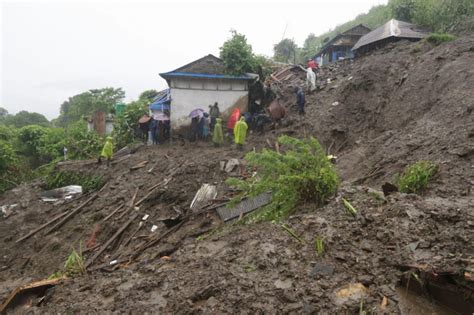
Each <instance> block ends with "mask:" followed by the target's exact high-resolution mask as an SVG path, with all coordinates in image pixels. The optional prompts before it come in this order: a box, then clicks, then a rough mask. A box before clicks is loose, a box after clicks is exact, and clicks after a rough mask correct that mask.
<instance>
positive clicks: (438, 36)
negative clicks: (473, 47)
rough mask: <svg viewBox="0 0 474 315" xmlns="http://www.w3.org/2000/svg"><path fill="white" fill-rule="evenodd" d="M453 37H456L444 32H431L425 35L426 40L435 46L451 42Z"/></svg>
mask: <svg viewBox="0 0 474 315" xmlns="http://www.w3.org/2000/svg"><path fill="white" fill-rule="evenodd" d="M455 39H456V36H454V35H451V34H446V33H431V34H430V35H429V36H428V37H426V41H428V42H429V43H432V44H434V45H436V46H438V45H440V44H442V43H447V42H451V41H453V40H455Z"/></svg>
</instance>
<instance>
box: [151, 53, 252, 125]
mask: <svg viewBox="0 0 474 315" xmlns="http://www.w3.org/2000/svg"><path fill="white" fill-rule="evenodd" d="M160 76H161V77H162V78H163V79H165V80H166V82H167V83H168V86H169V91H170V92H169V97H170V107H171V110H170V120H171V128H172V129H174V130H178V129H180V128H181V127H183V126H186V125H189V121H190V120H189V118H188V116H189V114H190V112H192V111H194V110H196V109H202V110H207V107H208V106H209V105H211V104H214V103H215V102H217V103H218V104H219V108H220V111H221V115H222V117H223V118H224V119H226V118H227V117H228V116H229V115H230V113H231V112H232V110H233V109H234V108H240V110H241V112H245V111H247V110H248V103H249V83H250V82H252V81H254V80H255V79H257V78H258V75H256V74H251V73H246V74H242V75H239V76H235V75H229V74H226V71H225V66H224V63H223V61H222V59H220V58H217V57H215V56H213V55H210V54H209V55H207V56H205V57H203V58H200V59H198V60H196V61H193V62H191V63H188V64H187V65H184V66H182V67H180V68H178V69H176V70H173V71H170V72H166V73H160Z"/></svg>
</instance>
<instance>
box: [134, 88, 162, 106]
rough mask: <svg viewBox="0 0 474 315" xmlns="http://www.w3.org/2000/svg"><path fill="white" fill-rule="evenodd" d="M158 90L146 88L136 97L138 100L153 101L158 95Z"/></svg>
mask: <svg viewBox="0 0 474 315" xmlns="http://www.w3.org/2000/svg"><path fill="white" fill-rule="evenodd" d="M158 93H159V92H158V91H157V90H146V91H143V92H142V93H141V94H140V96H139V97H138V100H140V101H145V102H147V103H151V102H153V100H154V99H155V97H156V96H157V95H158Z"/></svg>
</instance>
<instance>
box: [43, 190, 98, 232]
mask: <svg viewBox="0 0 474 315" xmlns="http://www.w3.org/2000/svg"><path fill="white" fill-rule="evenodd" d="M97 196H98V195H97V193H95V194H93V195H92V196H91V197H89V199H87V200H86V201H84V202H83V203H82V204H81V205H80V206H78V207H77V208H76V209H74V210H72V211H70V212H68V214H67V215H66V216H65V217H64V218H62V219H61V221H59V222H58V223H56V224H55V225H54V226H53V227H52V228H50V229H49V230H48V231H46V234H50V233H51V232H53V231H56V230H57V229H58V228H60V227H61V226H62V225H63V224H64V223H66V221H68V220H69V219H70V218H71V217H72V216H74V215H75V214H76V213H78V212H79V211H81V210H82V208H84V207H85V205H87V204H88V203H89V202H91V201H92V200H94V199H95V198H97Z"/></svg>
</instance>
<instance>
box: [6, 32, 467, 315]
mask: <svg viewBox="0 0 474 315" xmlns="http://www.w3.org/2000/svg"><path fill="white" fill-rule="evenodd" d="M473 62H474V36H466V37H462V38H460V39H458V40H456V41H454V42H451V43H446V44H443V45H440V46H437V47H431V46H430V45H429V44H426V43H424V44H421V43H408V42H399V43H397V44H392V45H390V46H387V47H386V48H384V49H382V50H379V51H377V52H375V53H373V54H371V55H368V56H365V57H362V58H360V59H357V60H355V61H354V62H340V63H337V64H335V65H331V66H328V67H326V68H324V69H323V73H322V74H321V75H320V76H319V78H318V85H319V86H320V90H319V91H317V92H315V93H313V94H311V95H307V107H306V112H307V113H306V115H305V116H299V115H298V114H296V109H295V105H294V95H293V93H292V90H293V86H290V85H286V86H281V87H280V88H281V90H279V92H278V94H279V95H280V97H281V101H282V104H284V105H285V106H286V107H287V108H288V109H289V112H290V115H289V117H288V118H287V119H286V121H285V122H284V123H283V124H282V125H281V126H278V127H276V128H275V129H272V130H268V131H266V132H265V134H264V135H262V136H261V135H256V134H251V135H249V139H248V143H247V145H246V150H247V151H250V150H253V149H254V148H255V150H261V149H262V148H264V147H268V142H269V143H270V144H273V143H274V142H275V140H276V138H277V137H278V136H279V135H282V134H288V135H291V136H296V137H304V136H309V135H312V136H315V137H316V138H318V139H319V140H320V142H321V143H322V144H323V146H324V147H325V148H326V149H327V150H328V152H329V153H330V154H333V155H336V156H337V157H338V161H337V164H336V169H337V172H338V174H339V176H340V179H341V182H342V184H341V187H340V189H339V191H338V193H337V195H336V196H334V198H332V199H331V200H330V202H329V203H328V204H327V205H326V206H324V207H322V208H317V207H316V205H313V204H303V205H300V206H299V208H298V209H297V210H298V211H296V213H295V215H293V216H291V217H290V218H288V219H287V220H285V222H282V223H284V224H286V225H287V226H289V227H290V228H291V229H292V230H293V231H295V233H296V234H297V235H298V236H299V238H300V240H297V239H296V238H294V237H292V236H290V235H289V234H288V233H287V231H285V230H284V229H283V228H281V226H280V224H275V223H271V222H265V223H259V224H254V225H240V224H234V225H229V224H223V223H222V222H221V221H220V219H219V217H218V216H217V215H216V213H215V211H214V210H213V209H212V208H213V207H215V206H216V205H219V204H220V203H223V202H225V201H226V200H228V199H227V198H228V197H229V196H231V195H232V193H233V192H232V191H230V190H229V188H228V187H227V186H226V185H225V184H224V181H225V179H226V178H227V177H228V176H229V174H228V173H226V172H225V171H223V170H221V163H220V162H221V161H228V160H230V159H232V158H237V159H242V158H243V156H244V154H245V152H240V151H237V150H236V149H235V148H233V146H231V145H230V144H226V145H225V146H224V147H222V148H214V147H212V145H211V144H210V143H197V144H193V143H182V142H173V143H171V144H166V145H162V146H156V147H142V148H140V149H138V150H137V151H136V152H135V153H134V154H131V155H130V156H128V157H127V158H124V159H121V160H117V162H116V163H115V164H113V165H112V166H111V167H109V168H108V167H106V166H105V165H97V164H94V163H87V161H86V162H84V163H82V162H80V163H71V164H69V165H64V166H61V167H60V169H62V170H64V169H68V170H74V171H77V172H81V173H89V174H96V175H97V174H101V175H103V176H104V179H105V182H106V186H104V187H103V189H102V190H101V191H99V192H94V193H92V194H90V195H87V196H82V197H81V198H80V199H77V200H75V201H73V202H71V203H68V204H63V205H54V204H47V203H44V202H42V201H41V200H40V198H39V193H40V192H41V191H42V188H41V182H40V181H37V182H34V183H29V184H25V185H22V186H20V187H17V188H16V189H14V190H12V191H9V192H6V193H5V194H3V195H2V196H0V205H6V204H13V203H17V204H19V207H18V208H17V210H15V212H14V213H13V214H12V215H10V216H9V217H7V218H5V219H0V242H1V246H0V281H1V284H0V298H2V299H3V298H6V297H7V295H8V294H9V293H10V292H11V291H12V290H13V289H14V288H15V287H17V286H19V285H22V284H25V283H29V282H31V281H33V280H40V279H44V278H47V277H48V276H50V275H51V274H52V273H54V272H56V271H58V270H60V269H61V268H62V266H63V264H64V261H65V260H66V258H67V256H68V255H69V253H70V252H71V249H72V247H75V248H78V246H79V245H78V244H79V243H84V242H87V241H88V240H90V239H91V235H92V234H93V231H94V230H96V231H97V232H96V233H95V234H96V245H95V246H92V248H91V249H88V250H87V251H86V252H85V253H84V258H85V260H86V262H90V265H89V267H88V272H87V274H85V275H83V276H80V277H76V278H69V279H67V280H64V281H63V282H62V283H61V284H59V285H57V286H55V287H54V288H52V289H50V290H48V292H47V294H46V297H45V298H44V299H42V300H41V303H40V304H38V303H37V301H30V302H29V303H23V304H21V305H19V306H17V308H16V309H15V311H17V312H19V313H21V312H23V311H25V310H26V309H33V310H34V311H35V312H39V313H40V312H44V313H76V312H83V313H104V312H106V311H119V312H132V313H144V312H149V313H214V314H221V313H222V314H223V313H246V314H255V313H258V314H263V313H298V314H299V313H308V314H311V313H328V314H336V313H339V314H340V313H359V311H360V310H361V309H363V310H366V311H373V312H378V313H384V312H386V313H400V312H401V306H400V305H399V303H398V301H399V297H398V295H397V292H396V287H397V286H398V285H399V283H400V279H401V278H402V277H403V274H404V272H405V271H406V270H407V266H408V267H409V266H418V267H421V266H424V267H425V269H426V268H428V269H429V270H432V271H433V272H435V271H436V272H440V271H447V270H449V271H451V272H453V273H458V274H463V272H464V270H465V269H466V268H472V265H473V256H474V245H473V244H474V238H473V233H472V231H473V228H474V197H473V195H472V192H471V190H472V187H473V185H474V162H473V156H474V119H473V115H474V114H473V113H472V112H473V111H474V103H473V100H474V89H473V88H472V87H473V86H474V68H473V67H472V65H473ZM303 77H304V76H302V78H303ZM328 79H329V80H328ZM329 82H330V83H329ZM267 140H268V141H267ZM417 160H430V161H433V162H435V163H436V164H437V165H438V166H439V171H438V173H437V175H436V176H435V178H434V180H433V181H431V182H430V184H429V186H428V189H427V190H426V192H425V193H424V194H423V195H421V196H419V195H413V194H402V193H394V194H392V195H390V196H387V197H386V196H384V195H383V194H382V192H381V184H383V183H385V182H387V181H388V182H393V179H394V176H395V175H396V174H397V173H400V172H401V171H402V170H403V168H404V167H405V166H406V165H408V164H411V163H413V162H415V161H417ZM143 161H148V164H147V165H146V167H143V168H140V169H137V170H131V168H132V167H133V166H135V165H137V164H139V163H140V162H143ZM240 174H241V175H245V167H242V169H241V173H240ZM204 183H210V184H215V185H216V186H217V191H218V195H217V197H216V198H215V200H214V202H213V204H210V205H207V208H206V206H205V207H204V208H203V209H204V211H198V212H192V211H191V210H190V209H189V206H190V204H191V201H192V200H193V197H194V195H195V194H196V191H197V190H198V189H199V188H200V187H201V185H202V184H204ZM158 184H159V185H158ZM155 185H158V186H157V187H156V188H155V189H153V190H152V191H149V188H151V187H153V186H155ZM137 188H138V189H137ZM135 192H137V195H136V198H135V204H136V202H137V201H139V200H141V199H142V198H144V197H147V195H148V197H147V198H145V199H144V200H143V202H141V203H140V204H139V205H138V206H137V207H136V208H134V207H130V202H131V200H133V196H134V195H135ZM342 197H344V198H346V199H348V200H350V201H351V203H352V204H353V205H354V207H356V208H357V209H358V211H359V214H358V216H357V217H352V216H350V215H348V214H347V212H346V211H345V209H344V206H343V205H342V202H341V198H342ZM89 198H92V199H91V201H90V202H88V203H87V204H86V205H85V206H84V208H83V209H82V210H81V211H78V212H77V214H76V215H74V216H72V217H71V219H70V220H68V221H67V222H65V223H64V224H63V225H61V226H59V227H58V228H56V229H54V230H52V231H50V233H48V230H49V229H50V228H51V227H52V226H53V225H54V224H52V225H49V226H48V227H46V228H45V229H43V230H41V231H39V232H38V233H36V234H34V235H33V236H31V237H30V238H28V239H26V240H24V241H21V242H16V241H17V240H18V239H19V238H20V237H21V236H24V235H27V234H28V233H29V232H30V231H32V230H34V229H36V228H38V227H39V226H41V225H42V224H44V223H46V222H48V221H49V220H51V219H53V218H54V217H56V216H58V215H60V214H62V213H64V212H66V211H69V212H68V213H70V211H71V210H73V209H75V208H76V207H78V206H79V205H81V204H82V203H84V202H85V201H87V200H88V199H89ZM121 205H123V206H122V208H121V209H119V210H117V212H114V211H115V210H116V209H117V208H118V207H119V206H121ZM206 209H208V211H205V210H206ZM145 215H149V217H148V218H147V219H146V220H144V219H143V217H144V216H145ZM109 216H110V217H109ZM59 220H61V219H59ZM140 222H141V223H140ZM128 223H129V224H128ZM153 226H156V230H154V232H151V229H152V227H153ZM122 227H123V228H124V229H125V230H124V232H123V233H121V234H120V235H119V236H118V237H117V238H116V239H115V240H113V242H111V243H110V244H109V245H108V246H104V245H107V241H108V240H110V239H111V238H112V237H113V236H114V235H115V234H116V232H117V231H119V230H120V229H121V228H122ZM316 238H323V239H324V244H325V250H324V255H323V256H322V257H320V256H318V254H317V253H316V250H315V245H314V240H315V239H316ZM101 249H104V250H103V252H100V250H101ZM96 254H97V255H96ZM95 256H97V257H96V258H95ZM94 258H95V259H94ZM112 261H116V262H117V263H116V264H111V263H110V262H112ZM426 266H428V267H426ZM408 272H411V271H410V269H408ZM457 288H458V287H457ZM473 288H474V286H473V284H472V283H467V284H463V285H462V286H461V285H459V288H458V289H459V290H460V291H459V292H462V294H464V295H465V299H466V300H467V301H470V303H471V304H470V305H471V306H473V307H474V304H473V301H474V298H473V294H474V293H473V292H474V291H473ZM361 301H362V306H361ZM37 305H39V306H37ZM471 313H472V310H471Z"/></svg>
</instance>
